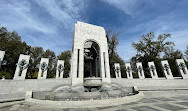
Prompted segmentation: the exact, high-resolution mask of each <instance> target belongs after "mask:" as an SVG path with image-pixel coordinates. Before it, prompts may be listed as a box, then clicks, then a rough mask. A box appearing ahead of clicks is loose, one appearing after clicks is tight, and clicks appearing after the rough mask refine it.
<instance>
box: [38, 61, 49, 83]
mask: <svg viewBox="0 0 188 111" xmlns="http://www.w3.org/2000/svg"><path fill="white" fill-rule="evenodd" d="M48 62H49V59H48V58H41V61H40V66H39V73H38V79H46V77H47V71H48ZM43 65H44V67H47V69H45V70H42V67H43Z"/></svg>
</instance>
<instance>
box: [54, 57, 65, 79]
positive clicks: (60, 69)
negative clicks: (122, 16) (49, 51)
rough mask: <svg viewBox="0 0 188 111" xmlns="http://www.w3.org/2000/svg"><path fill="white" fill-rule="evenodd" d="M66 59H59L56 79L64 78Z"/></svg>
mask: <svg viewBox="0 0 188 111" xmlns="http://www.w3.org/2000/svg"><path fill="white" fill-rule="evenodd" d="M64 69H65V67H64V60H58V61H57V68H56V79H62V78H63V73H64Z"/></svg>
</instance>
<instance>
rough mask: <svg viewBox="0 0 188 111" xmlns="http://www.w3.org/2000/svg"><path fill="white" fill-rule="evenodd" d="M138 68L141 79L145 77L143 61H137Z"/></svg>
mask: <svg viewBox="0 0 188 111" xmlns="http://www.w3.org/2000/svg"><path fill="white" fill-rule="evenodd" d="M136 68H137V71H138V77H139V79H144V78H145V76H144V70H143V67H142V63H141V62H138V63H136Z"/></svg>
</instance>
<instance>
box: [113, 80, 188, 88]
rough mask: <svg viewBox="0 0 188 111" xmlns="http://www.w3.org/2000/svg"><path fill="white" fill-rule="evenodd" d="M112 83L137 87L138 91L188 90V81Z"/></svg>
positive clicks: (121, 81)
mask: <svg viewBox="0 0 188 111" xmlns="http://www.w3.org/2000/svg"><path fill="white" fill-rule="evenodd" d="M111 80H112V83H115V84H118V85H120V86H122V87H132V86H137V87H138V90H141V91H147V90H148V91H149V90H151V91H152V90H172V89H173V90H188V80H186V79H165V78H160V79H149V78H146V79H126V78H121V79H118V78H111Z"/></svg>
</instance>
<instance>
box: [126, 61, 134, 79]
mask: <svg viewBox="0 0 188 111" xmlns="http://www.w3.org/2000/svg"><path fill="white" fill-rule="evenodd" d="M125 69H126V73H127V78H128V79H133V73H132V68H131V64H130V63H125Z"/></svg>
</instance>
